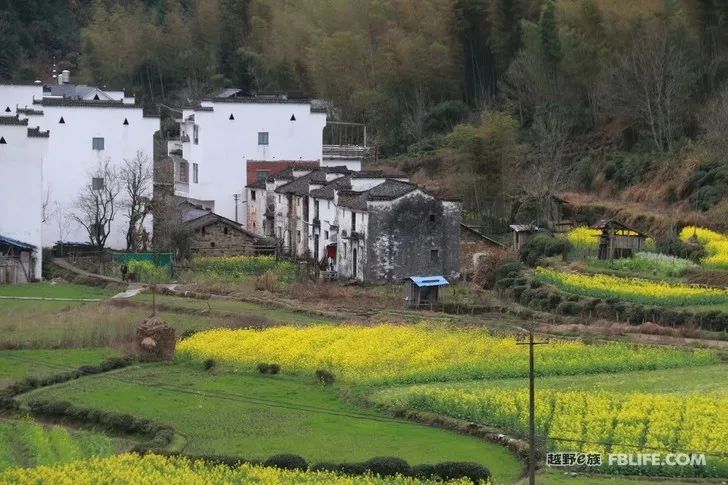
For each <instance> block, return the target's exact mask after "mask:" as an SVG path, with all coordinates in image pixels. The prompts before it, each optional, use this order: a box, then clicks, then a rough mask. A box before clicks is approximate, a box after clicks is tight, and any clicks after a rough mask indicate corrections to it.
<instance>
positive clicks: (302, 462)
mask: <svg viewBox="0 0 728 485" xmlns="http://www.w3.org/2000/svg"><path fill="white" fill-rule="evenodd" d="M151 452H153V453H155V454H161V455H165V456H185V457H188V458H190V459H194V460H202V461H205V462H207V463H211V464H221V465H226V466H229V467H236V466H239V465H240V464H241V463H249V464H253V465H263V466H270V467H276V468H281V469H286V470H311V471H330V472H334V473H340V474H343V475H364V474H366V473H372V474H377V475H379V476H383V477H385V476H394V475H403V476H408V477H416V478H421V479H440V480H457V479H460V478H468V479H470V480H471V481H473V482H474V483H478V482H479V481H487V480H489V479H490V471H489V470H488V469H487V468H486V467H484V466H483V465H480V464H478V463H471V462H452V461H448V462H441V463H436V464H434V465H414V466H412V465H410V464H409V463H407V462H406V461H405V460H403V459H401V458H397V457H391V456H380V457H375V458H371V459H369V460H366V461H363V462H357V463H333V462H321V463H313V464H310V463H308V462H307V461H306V459H305V458H303V457H301V456H298V455H293V454H282V455H275V456H272V457H270V458H268V459H267V460H248V459H245V458H241V457H238V456H227V455H197V454H195V455H190V454H184V453H171V452H165V451H163V450H153V451H151Z"/></svg>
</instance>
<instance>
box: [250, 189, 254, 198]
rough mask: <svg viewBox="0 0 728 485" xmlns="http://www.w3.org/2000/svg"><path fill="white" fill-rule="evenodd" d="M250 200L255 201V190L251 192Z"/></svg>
mask: <svg viewBox="0 0 728 485" xmlns="http://www.w3.org/2000/svg"><path fill="white" fill-rule="evenodd" d="M250 200H255V190H251V191H250Z"/></svg>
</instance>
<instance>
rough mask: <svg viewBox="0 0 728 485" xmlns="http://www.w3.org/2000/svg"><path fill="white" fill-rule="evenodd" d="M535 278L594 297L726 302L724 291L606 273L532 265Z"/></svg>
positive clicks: (727, 296)
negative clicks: (581, 271) (574, 271)
mask: <svg viewBox="0 0 728 485" xmlns="http://www.w3.org/2000/svg"><path fill="white" fill-rule="evenodd" d="M535 275H536V278H537V279H538V280H539V281H542V282H544V283H548V284H550V285H553V286H555V287H557V288H559V289H561V290H564V291H568V292H570V293H576V294H579V295H583V296H591V297H595V298H619V299H621V300H625V301H631V302H633V303H641V304H648V305H650V304H652V305H674V306H680V305H710V304H720V303H726V302H728V290H725V289H723V288H712V287H706V286H698V285H687V284H680V283H668V282H666V281H655V280H647V279H641V278H621V277H619V276H611V275H606V274H592V275H587V274H581V273H571V272H565V271H557V270H553V269H549V268H542V267H539V268H536V271H535Z"/></svg>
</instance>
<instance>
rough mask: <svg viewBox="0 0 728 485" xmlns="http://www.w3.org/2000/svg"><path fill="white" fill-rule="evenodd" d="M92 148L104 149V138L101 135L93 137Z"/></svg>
mask: <svg viewBox="0 0 728 485" xmlns="http://www.w3.org/2000/svg"><path fill="white" fill-rule="evenodd" d="M91 148H92V149H93V150H103V149H104V139H103V138H100V137H93V138H91Z"/></svg>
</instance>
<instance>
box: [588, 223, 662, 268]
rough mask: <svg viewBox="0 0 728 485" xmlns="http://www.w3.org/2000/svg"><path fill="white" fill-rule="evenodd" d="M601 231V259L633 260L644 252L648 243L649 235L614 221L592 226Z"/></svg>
mask: <svg viewBox="0 0 728 485" xmlns="http://www.w3.org/2000/svg"><path fill="white" fill-rule="evenodd" d="M592 228H593V229H599V230H600V231H602V234H601V235H600V236H599V253H598V255H599V259H619V258H631V257H632V256H634V255H635V253H637V252H639V251H642V250H643V249H644V248H645V245H646V243H647V237H648V236H647V235H646V234H644V233H642V232H640V231H638V230H637V229H633V228H631V227H627V226H625V225H624V224H622V223H621V222H618V221H615V220H613V219H602V220H601V221H599V222H597V223H596V224H595V225H593V226H592Z"/></svg>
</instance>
